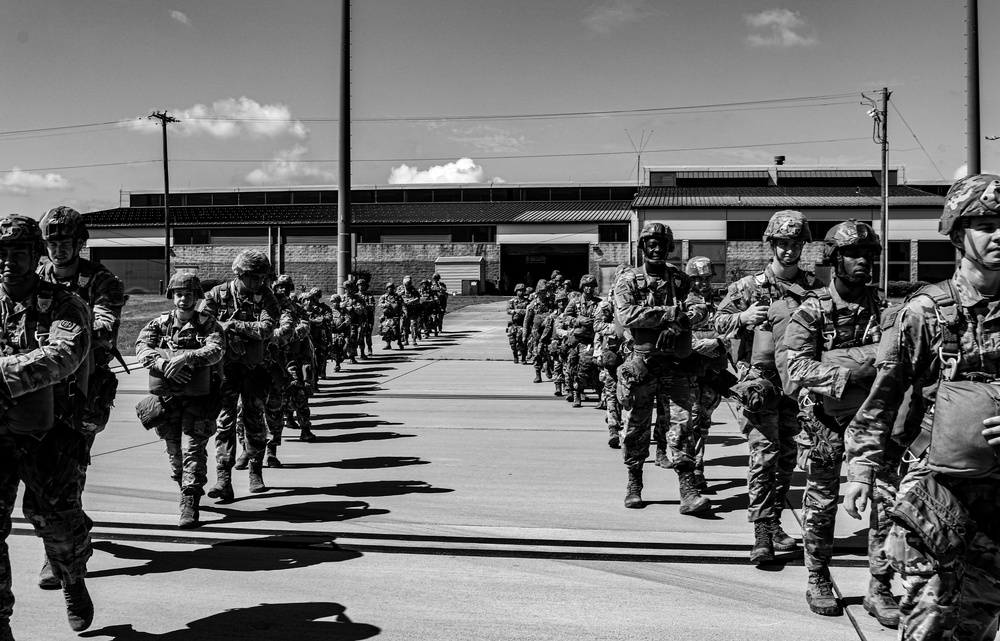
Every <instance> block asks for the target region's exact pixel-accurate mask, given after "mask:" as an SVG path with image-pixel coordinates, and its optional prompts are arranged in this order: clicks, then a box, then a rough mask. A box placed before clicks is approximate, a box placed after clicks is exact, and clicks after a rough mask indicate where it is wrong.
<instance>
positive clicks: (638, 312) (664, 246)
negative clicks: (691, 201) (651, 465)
mask: <svg viewBox="0 0 1000 641" xmlns="http://www.w3.org/2000/svg"><path fill="white" fill-rule="evenodd" d="M638 246H639V247H638V249H639V252H640V253H641V254H642V256H643V266H642V267H635V268H629V269H626V270H625V271H624V272H622V274H621V276H619V278H618V280H617V281H616V283H615V288H614V291H613V292H612V296H613V297H614V307H615V315H616V318H617V320H618V322H619V324H620V325H621V326H622V327H623V328H624V331H625V337H626V339H627V340H628V341H629V342H630V345H631V348H632V354H631V355H630V356H629V358H628V360H627V361H626V362H625V364H624V365H622V366H621V367H620V368H619V369H618V398H619V400H621V403H622V408H623V410H624V411H623V414H624V416H623V417H622V419H623V422H624V424H625V429H624V434H623V437H622V442H621V447H622V455H623V458H624V462H625V465H626V466H627V468H628V485H627V487H626V490H625V507H627V508H641V507H643V502H642V495H641V492H642V487H643V484H642V466H643V463H644V462H645V461H646V457H647V456H649V441H650V431H651V422H652V415H653V408H654V406H656V404H657V402H658V401H659V402H661V403H662V406H663V409H664V411H665V412H666V414H667V416H669V421H670V424H671V426H672V428H671V429H672V430H673V432H674V433H675V434H676V439H673V440H671V442H670V447H671V450H672V452H673V459H674V470H675V471H676V472H677V479H678V483H679V485H680V493H681V503H680V513H681V514H695V513H698V512H704V511H706V510H708V509H710V508H711V506H710V504H709V501H708V499H706V498H705V497H703V496H701V494H699V493H698V490H697V488H696V487H695V481H694V454H695V451H694V447H695V438H694V429H695V428H694V418H695V417H694V416H693V412H694V410H695V399H694V395H695V391H694V389H693V388H692V382H691V375H690V373H689V372H688V371H687V364H686V363H685V360H686V359H687V358H688V357H689V356H690V354H691V329H690V328H691V324H692V323H697V322H700V321H702V320H703V319H704V317H705V315H706V313H707V310H706V309H705V308H704V307H703V306H694V307H691V308H689V307H688V306H687V304H686V303H685V299H686V298H687V294H688V288H689V283H688V278H687V276H686V275H685V274H684V272H681V271H680V270H678V269H677V268H675V267H674V266H673V265H670V264H669V263H668V262H667V260H666V259H667V255H668V254H669V253H670V252H671V251H672V249H673V246H674V235H673V232H671V230H670V228H669V227H667V226H666V225H664V224H662V223H646V224H645V225H644V226H643V228H642V232H641V233H640V234H639V241H638Z"/></svg>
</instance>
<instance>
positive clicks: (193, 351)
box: [135, 272, 226, 528]
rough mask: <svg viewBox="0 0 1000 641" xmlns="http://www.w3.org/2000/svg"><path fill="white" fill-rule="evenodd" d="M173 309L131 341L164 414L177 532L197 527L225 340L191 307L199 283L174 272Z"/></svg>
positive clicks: (161, 431) (161, 430) (160, 431)
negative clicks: (176, 494)
mask: <svg viewBox="0 0 1000 641" xmlns="http://www.w3.org/2000/svg"><path fill="white" fill-rule="evenodd" d="M167 298H168V299H170V300H172V301H173V303H174V309H173V311H169V312H165V313H163V314H161V315H160V316H158V317H157V318H154V319H153V320H151V321H149V323H147V324H146V326H145V327H144V328H143V329H142V331H140V332H139V337H138V338H137V339H136V341H135V355H136V358H138V359H139V363H141V364H142V366H143V367H145V368H146V369H148V370H149V371H150V394H151V395H152V396H153V397H154V398H153V399H151V401H152V402H155V403H157V404H158V406H159V409H160V411H162V412H163V413H164V414H165V416H164V417H163V419H162V423H160V424H159V425H157V426H156V433H157V435H158V436H159V437H160V438H162V439H163V440H164V441H165V442H166V444H167V456H168V457H169V459H170V468H171V471H172V472H173V474H174V476H175V477H176V478H177V483H178V485H180V488H181V502H180V514H181V516H180V520H179V521H178V523H177V527H179V528H193V527H198V525H199V516H198V512H199V506H198V504H199V502H200V501H201V496H202V495H203V494H204V493H205V490H204V488H205V484H206V483H207V482H208V440H209V439H210V438H211V437H212V435H213V434H215V421H216V419H217V418H218V414H219V402H218V400H219V388H220V387H221V385H222V369H221V367H220V365H221V362H222V357H223V355H224V354H225V351H226V341H225V338H224V337H223V330H222V326H221V325H219V323H218V322H217V321H216V320H215V318H214V317H212V315H211V314H209V313H207V312H204V311H201V312H199V311H198V310H197V309H196V307H197V303H198V300H199V299H203V298H205V293H204V291H202V288H201V281H200V280H199V279H198V277H197V276H196V275H195V274H192V273H190V272H177V273H175V274H174V275H173V276H171V277H170V282H169V283H168V284H167Z"/></svg>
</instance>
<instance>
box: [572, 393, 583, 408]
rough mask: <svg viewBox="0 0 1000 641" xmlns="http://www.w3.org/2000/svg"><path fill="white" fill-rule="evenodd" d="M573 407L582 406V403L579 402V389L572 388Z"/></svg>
mask: <svg viewBox="0 0 1000 641" xmlns="http://www.w3.org/2000/svg"><path fill="white" fill-rule="evenodd" d="M573 407H583V403H581V402H580V390H578V389H575V390H573Z"/></svg>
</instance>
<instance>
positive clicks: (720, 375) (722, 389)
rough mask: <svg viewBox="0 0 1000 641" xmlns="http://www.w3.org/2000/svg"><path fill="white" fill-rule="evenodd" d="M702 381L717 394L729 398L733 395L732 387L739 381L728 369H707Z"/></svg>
mask: <svg viewBox="0 0 1000 641" xmlns="http://www.w3.org/2000/svg"><path fill="white" fill-rule="evenodd" d="M702 382H703V384H704V385H707V386H708V387H710V388H712V389H713V390H715V392H716V393H717V394H719V396H724V397H726V398H730V397H731V396H733V387H734V386H735V385H736V384H737V383H738V382H739V381H738V379H737V378H736V376H735V375H734V374H733V373H732V372H730V371H729V370H728V369H721V370H720V369H709V370H708V371H706V372H705V377H704V378H703V379H702Z"/></svg>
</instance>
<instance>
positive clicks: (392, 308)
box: [378, 283, 403, 349]
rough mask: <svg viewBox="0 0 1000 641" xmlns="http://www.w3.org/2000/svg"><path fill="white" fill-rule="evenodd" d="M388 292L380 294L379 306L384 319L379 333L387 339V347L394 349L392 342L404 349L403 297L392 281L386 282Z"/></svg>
mask: <svg viewBox="0 0 1000 641" xmlns="http://www.w3.org/2000/svg"><path fill="white" fill-rule="evenodd" d="M385 287H386V292H385V293H384V294H382V295H381V296H379V299H378V306H379V309H381V310H382V320H381V322H379V334H380V335H381V336H382V340H384V341H385V348H386V349H392V342H393V341H396V346H397V347H398V348H399V349H403V329H402V325H401V323H402V320H403V299H402V298H401V297H400V296H399V294H397V293H396V288H395V287H393V284H392V283H386V285H385Z"/></svg>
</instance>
